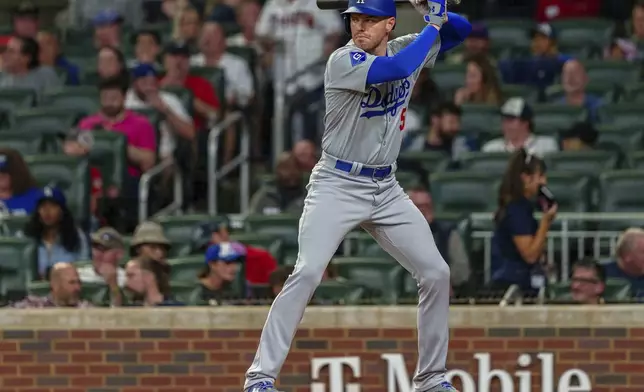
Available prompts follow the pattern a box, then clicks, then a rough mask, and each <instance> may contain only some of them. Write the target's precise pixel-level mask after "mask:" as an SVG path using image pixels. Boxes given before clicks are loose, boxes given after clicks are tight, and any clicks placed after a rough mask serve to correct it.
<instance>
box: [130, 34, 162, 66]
mask: <svg viewBox="0 0 644 392" xmlns="http://www.w3.org/2000/svg"><path fill="white" fill-rule="evenodd" d="M131 41H132V42H131V44H132V46H134V56H135V58H134V60H133V61H131V62H130V63H129V65H130V67H134V66H136V64H139V63H144V64H152V65H154V67H155V68H156V69H157V70H160V69H161V68H162V66H161V64H159V55H160V54H161V37H160V36H159V33H157V32H156V31H153V30H141V31H139V32H137V33H136V34H134V35H133V36H132V40H131Z"/></svg>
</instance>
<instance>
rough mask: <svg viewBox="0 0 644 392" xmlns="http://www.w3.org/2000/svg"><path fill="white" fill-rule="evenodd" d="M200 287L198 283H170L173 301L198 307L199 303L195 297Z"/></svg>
mask: <svg viewBox="0 0 644 392" xmlns="http://www.w3.org/2000/svg"><path fill="white" fill-rule="evenodd" d="M198 286H199V284H198V283H197V282H186V281H170V290H171V291H172V297H173V299H174V300H176V301H179V302H182V303H183V304H186V305H198V303H197V302H199V301H198V300H197V299H196V298H195V295H194V294H195V292H196V291H195V289H197V288H198Z"/></svg>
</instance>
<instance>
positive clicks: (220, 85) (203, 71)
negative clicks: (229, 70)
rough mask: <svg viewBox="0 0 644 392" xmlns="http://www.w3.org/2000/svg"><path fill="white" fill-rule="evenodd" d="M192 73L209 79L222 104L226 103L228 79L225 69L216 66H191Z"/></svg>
mask: <svg viewBox="0 0 644 392" xmlns="http://www.w3.org/2000/svg"><path fill="white" fill-rule="evenodd" d="M190 74H192V75H195V76H201V77H202V78H205V79H207V80H208V81H209V82H210V84H212V86H213V87H214V89H215V93H216V94H217V98H219V102H220V103H221V104H222V105H225V103H226V79H225V77H224V71H223V70H222V69H221V68H215V67H192V68H190Z"/></svg>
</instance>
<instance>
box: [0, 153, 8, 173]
mask: <svg viewBox="0 0 644 392" xmlns="http://www.w3.org/2000/svg"><path fill="white" fill-rule="evenodd" d="M8 169H9V157H8V156H6V155H4V154H0V171H7V170H8Z"/></svg>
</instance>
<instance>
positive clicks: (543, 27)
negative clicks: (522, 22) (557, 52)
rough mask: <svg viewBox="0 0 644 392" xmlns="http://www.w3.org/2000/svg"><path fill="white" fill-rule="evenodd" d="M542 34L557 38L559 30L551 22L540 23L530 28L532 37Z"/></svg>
mask: <svg viewBox="0 0 644 392" xmlns="http://www.w3.org/2000/svg"><path fill="white" fill-rule="evenodd" d="M537 34H540V35H543V36H544V37H546V38H550V39H557V31H555V29H554V28H553V27H552V26H551V25H550V24H549V23H540V24H538V25H536V26H535V27H533V28H532V29H531V30H530V37H531V38H534V36H535V35H537Z"/></svg>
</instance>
